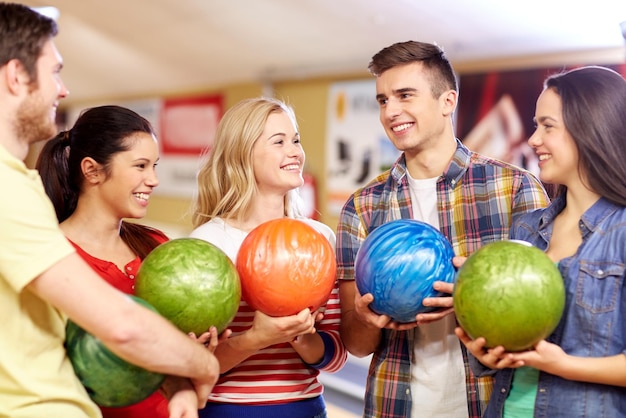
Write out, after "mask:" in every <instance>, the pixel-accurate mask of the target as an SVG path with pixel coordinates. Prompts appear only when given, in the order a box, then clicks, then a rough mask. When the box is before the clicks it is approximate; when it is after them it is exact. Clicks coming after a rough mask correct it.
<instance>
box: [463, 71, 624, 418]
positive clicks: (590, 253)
mask: <svg viewBox="0 0 626 418" xmlns="http://www.w3.org/2000/svg"><path fill="white" fill-rule="evenodd" d="M535 122H536V124H537V128H536V130H535V132H534V134H533V135H532V136H531V137H530V139H529V140H528V143H529V145H530V146H531V147H532V148H533V149H534V151H535V153H536V154H537V156H538V159H539V169H540V175H539V177H540V179H541V180H542V181H544V182H546V183H550V184H556V185H559V189H558V191H557V197H556V198H555V199H554V200H553V202H552V203H551V204H550V206H549V207H547V208H546V209H540V210H537V211H535V212H532V213H528V214H525V215H522V216H520V218H518V219H517V220H516V221H515V222H514V224H513V226H512V229H511V238H512V239H519V240H525V241H528V242H530V243H531V244H533V245H535V246H537V247H538V248H540V249H542V250H544V251H545V252H546V254H547V255H548V256H549V257H550V258H551V259H552V260H553V261H554V262H555V263H558V267H559V270H560V272H561V275H562V276H563V280H564V284H565V289H566V303H565V311H564V314H563V317H562V319H561V321H560V323H559V324H558V326H557V328H556V330H555V331H554V332H553V333H552V335H550V336H549V337H548V338H547V339H546V340H543V341H540V342H539V343H537V344H536V345H535V346H534V347H533V349H532V350H529V351H524V352H519V353H507V352H504V349H503V347H496V348H492V349H485V348H484V344H485V340H484V339H483V338H477V339H476V340H470V339H469V338H468V337H467V335H465V333H464V332H462V330H460V329H457V333H458V335H459V336H460V337H461V339H462V340H463V342H464V344H465V345H466V346H467V347H468V349H470V351H471V352H472V354H473V355H474V356H475V357H476V358H477V359H478V360H479V361H480V362H481V363H482V364H484V365H485V366H488V367H490V368H492V369H501V370H499V371H498V372H497V373H496V375H495V382H496V387H495V388H494V391H493V395H492V398H491V401H490V403H489V406H488V408H487V411H486V413H485V417H488V418H490V417H502V416H504V417H516V418H519V417H522V418H523V417H538V416H548V417H567V418H574V417H589V418H592V417H593V418H596V417H626V281H625V277H626V246H625V245H624V243H625V242H626V164H624V161H626V146H625V141H626V81H625V80H624V78H623V77H622V76H620V75H619V74H618V73H616V72H614V71H613V70H610V69H607V68H603V67H595V66H590V67H582V68H578V69H575V70H571V71H568V72H565V73H562V74H558V75H553V76H551V77H549V78H548V79H547V80H546V82H545V84H544V90H543V92H542V93H541V95H540V96H539V99H538V100H537V106H536V112H535Z"/></svg>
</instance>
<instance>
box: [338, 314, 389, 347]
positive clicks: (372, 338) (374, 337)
mask: <svg viewBox="0 0 626 418" xmlns="http://www.w3.org/2000/svg"><path fill="white" fill-rule="evenodd" d="M339 331H340V334H341V339H342V340H343V343H344V344H345V346H346V348H347V349H348V351H349V352H350V353H351V354H352V355H354V356H356V357H365V356H368V355H370V354H371V353H373V352H374V351H375V350H376V348H377V347H378V345H379V344H380V339H381V338H382V330H381V329H380V328H376V327H374V326H370V325H367V324H365V323H363V322H361V321H360V320H359V319H358V317H357V315H356V311H354V310H348V311H345V312H342V314H341V325H340V326H339Z"/></svg>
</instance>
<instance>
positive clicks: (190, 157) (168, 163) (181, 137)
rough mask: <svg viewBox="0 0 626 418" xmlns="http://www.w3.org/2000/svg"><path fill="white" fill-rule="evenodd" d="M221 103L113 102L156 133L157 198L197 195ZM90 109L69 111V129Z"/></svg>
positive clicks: (210, 99) (211, 99)
mask: <svg viewBox="0 0 626 418" xmlns="http://www.w3.org/2000/svg"><path fill="white" fill-rule="evenodd" d="M222 102H223V99H222V95H210V96H200V97H192V98H181V99H147V100H138V101H127V102H117V103H114V104H116V105H119V106H123V107H126V108H128V109H131V110H133V111H135V112H137V113H138V114H140V115H141V116H143V117H144V118H146V119H147V120H148V121H149V122H150V123H151V124H152V126H153V128H154V130H155V131H156V134H157V138H158V141H159V147H160V154H161V158H160V160H159V164H158V168H157V174H158V177H159V186H158V187H157V188H156V189H154V193H155V194H156V195H167V196H173V197H181V198H191V197H192V196H193V195H194V193H195V190H196V188H197V184H196V174H197V171H198V168H199V165H200V162H201V155H202V153H203V152H205V151H208V150H210V148H211V145H212V144H213V139H214V137H215V131H216V129H217V124H218V123H219V120H220V119H221V117H222V114H223V104H222ZM103 104H105V103H98V104H92V105H90V106H87V107H94V106H100V105H103ZM106 104H111V103H106ZM87 107H80V108H78V107H75V108H71V109H69V110H68V117H67V126H68V128H70V127H71V126H72V125H73V124H74V122H75V121H76V119H77V118H78V116H79V115H80V113H81V112H82V111H83V110H84V109H86V108H87Z"/></svg>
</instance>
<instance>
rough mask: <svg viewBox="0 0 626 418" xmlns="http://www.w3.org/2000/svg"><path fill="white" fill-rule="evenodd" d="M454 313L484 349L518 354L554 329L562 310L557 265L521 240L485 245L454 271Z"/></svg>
mask: <svg viewBox="0 0 626 418" xmlns="http://www.w3.org/2000/svg"><path fill="white" fill-rule="evenodd" d="M453 297H454V311H455V313H456V317H457V320H458V322H459V325H460V326H461V328H463V330H464V331H465V332H466V333H467V335H469V336H470V337H471V338H472V339H476V338H478V337H484V338H485V340H486V344H485V346H486V347H487V348H491V347H496V346H499V345H501V346H504V348H505V349H506V350H507V351H522V350H526V349H528V348H531V347H532V346H533V345H535V344H536V343H537V342H539V341H540V340H542V339H545V338H546V337H547V336H549V335H550V334H551V333H552V331H554V329H555V328H556V326H557V324H558V323H559V320H560V319H561V316H562V314H563V309H564V306H565V288H564V286H563V279H562V277H561V274H560V273H559V270H558V269H557V267H556V265H555V264H554V262H552V260H550V258H549V257H548V256H547V255H546V254H545V253H544V252H543V251H541V250H540V249H538V248H537V247H533V246H532V245H530V244H528V243H526V242H523V241H499V242H493V243H490V244H487V245H485V246H483V247H482V248H480V249H479V250H478V251H476V252H475V253H474V254H472V255H471V256H470V257H469V258H468V259H467V260H466V261H465V263H464V264H463V266H462V267H461V268H460V269H459V273H458V276H457V281H456V285H455V287H454V294H453Z"/></svg>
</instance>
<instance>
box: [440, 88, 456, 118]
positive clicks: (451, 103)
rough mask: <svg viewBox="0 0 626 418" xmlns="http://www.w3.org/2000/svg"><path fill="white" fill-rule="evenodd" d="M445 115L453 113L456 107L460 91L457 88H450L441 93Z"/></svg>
mask: <svg viewBox="0 0 626 418" xmlns="http://www.w3.org/2000/svg"><path fill="white" fill-rule="evenodd" d="M441 99H442V103H443V114H444V116H448V115H451V114H452V113H453V112H454V110H455V109H456V105H457V100H458V93H457V92H456V91H455V90H448V91H446V92H445V93H443V94H442V95H441Z"/></svg>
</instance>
